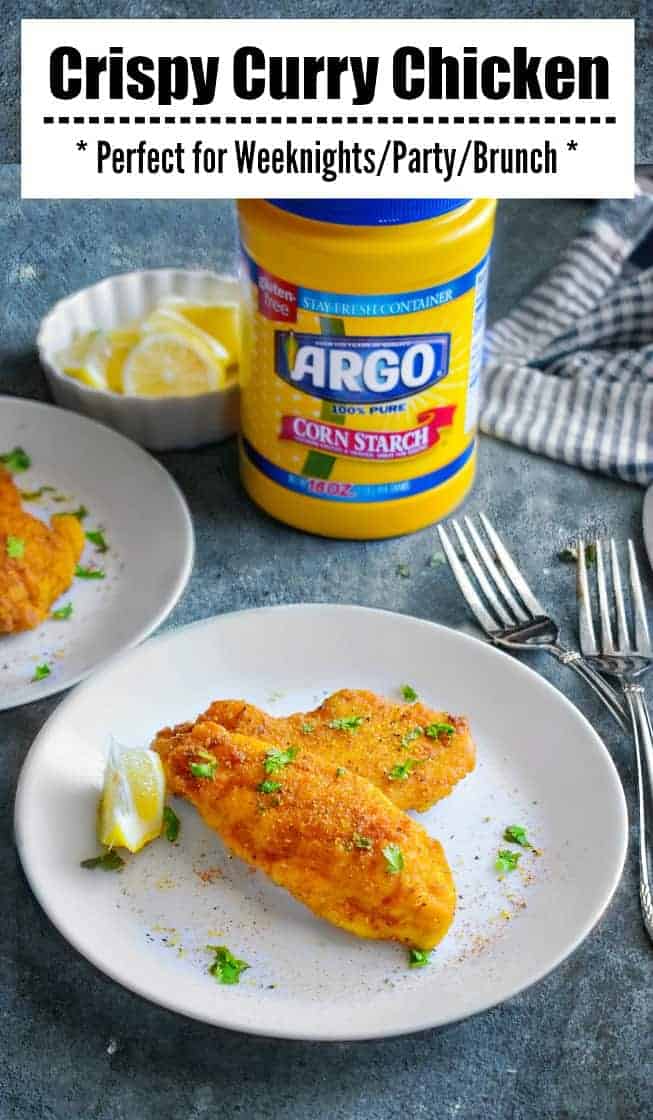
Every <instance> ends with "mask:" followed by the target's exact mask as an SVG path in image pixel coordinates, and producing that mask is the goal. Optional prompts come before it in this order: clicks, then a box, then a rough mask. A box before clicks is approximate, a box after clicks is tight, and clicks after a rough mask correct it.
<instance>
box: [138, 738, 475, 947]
mask: <svg viewBox="0 0 653 1120" xmlns="http://www.w3.org/2000/svg"><path fill="white" fill-rule="evenodd" d="M153 747H154V749H155V750H156V751H158V753H159V755H160V756H161V759H162V761H163V767H164V770H165V775H166V781H167V785H168V789H169V790H170V792H171V793H175V794H177V795H179V796H181V797H184V798H186V800H188V801H190V802H191V803H192V804H193V805H195V807H196V808H197V809H198V810H199V812H200V814H201V816H202V817H203V818H204V820H205V822H206V823H207V824H208V826H209V827H210V828H212V829H214V830H215V832H217V833H218V835H219V836H220V837H221V838H222V839H223V840H224V842H225V844H226V845H227V847H228V848H230V850H231V851H232V852H234V853H235V854H236V855H238V856H240V857H241V858H242V859H244V860H245V861H246V862H247V863H248V864H250V865H251V866H252V867H256V868H258V869H259V870H261V871H265V872H266V874H267V875H269V876H270V878H271V879H272V880H273V881H274V882H275V883H277V884H278V886H280V887H284V888H285V889H286V890H288V891H290V893H291V894H292V895H294V897H295V898H296V899H298V901H299V902H303V903H304V905H305V906H308V907H309V909H310V910H312V911H313V913H314V914H317V915H318V917H321V918H325V919H326V920H327V921H329V922H332V923H333V924H334V925H336V926H341V927H342V928H343V929H346V930H349V932H351V933H354V934H356V935H357V936H358V937H367V938H378V939H380V940H388V941H400V942H403V943H404V944H405V945H409V946H415V947H418V948H421V949H431V948H433V946H435V945H437V944H438V942H439V941H440V940H441V939H442V938H443V937H444V935H445V934H446V932H447V930H448V929H449V926H450V925H451V922H452V919H453V915H454V909H455V902H456V892H455V887H454V883H453V879H452V876H451V871H450V870H449V866H448V864H447V861H446V858H445V855H444V852H443V850H442V848H441V846H440V844H439V843H438V841H437V840H432V839H431V837H430V836H429V835H428V833H427V832H425V830H424V829H423V828H422V827H421V825H419V824H417V823H416V822H415V821H414V820H412V819H411V818H410V817H408V816H406V814H405V813H402V812H401V810H400V809H397V807H396V805H393V804H392V802H391V801H389V800H388V798H387V797H385V796H384V795H383V794H382V793H381V792H380V790H378V789H375V787H374V786H372V785H371V784H370V783H369V782H367V781H365V780H364V779H363V778H359V777H358V776H357V775H356V774H352V773H346V774H343V775H341V776H340V777H337V776H336V773H335V767H334V766H333V765H332V764H328V765H327V764H325V762H324V761H323V760H322V759H320V758H319V757H318V756H317V755H316V754H315V753H313V752H311V751H309V750H305V749H303V747H302V748H300V749H299V751H298V752H297V754H296V755H295V757H294V758H293V759H292V760H291V761H287V762H286V764H285V765H281V766H278V767H277V768H276V769H275V764H274V763H273V764H272V769H271V770H270V753H271V752H272V753H274V748H270V745H269V744H265V743H262V742H259V741H258V740H256V739H253V738H250V737H249V736H246V735H237V734H233V733H231V732H229V731H226V730H225V729H224V728H223V727H220V726H219V725H218V724H216V723H213V722H212V721H210V720H208V719H206V718H205V717H203V716H200V718H199V719H198V720H197V721H196V722H195V723H184V724H180V725H179V726H178V727H174V728H166V729H164V730H163V731H160V732H159V734H158V735H157V737H156V739H155V741H154V743H153ZM266 760H267V761H268V769H267V770H266V765H265V764H266ZM214 763H215V764H216V765H215V766H214V765H213V764H214ZM198 766H199V768H200V769H199V770H198V769H197V767H198ZM193 769H194V770H195V773H193ZM393 868H394V870H393Z"/></svg>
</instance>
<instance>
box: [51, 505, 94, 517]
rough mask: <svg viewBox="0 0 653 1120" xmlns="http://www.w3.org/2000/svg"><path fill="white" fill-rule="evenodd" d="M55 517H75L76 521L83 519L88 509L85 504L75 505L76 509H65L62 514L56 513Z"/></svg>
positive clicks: (86, 515)
mask: <svg viewBox="0 0 653 1120" xmlns="http://www.w3.org/2000/svg"><path fill="white" fill-rule="evenodd" d="M57 517H76V518H77V520H78V521H83V520H84V518H85V517H88V510H87V508H86V506H77V509H67V510H64V512H63V513H62V514H59V513H58V514H57Z"/></svg>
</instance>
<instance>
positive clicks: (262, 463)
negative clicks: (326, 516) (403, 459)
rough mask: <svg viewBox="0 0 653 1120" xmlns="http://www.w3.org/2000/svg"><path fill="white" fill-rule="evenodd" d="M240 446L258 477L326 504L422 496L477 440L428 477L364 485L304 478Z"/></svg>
mask: <svg viewBox="0 0 653 1120" xmlns="http://www.w3.org/2000/svg"><path fill="white" fill-rule="evenodd" d="M242 447H243V451H244V453H245V454H246V455H247V458H248V459H249V461H250V463H252V465H253V466H255V467H256V469H257V470H259V471H260V472H261V474H264V475H265V476H266V477H267V478H269V479H271V480H272V482H276V483H277V484H278V485H279V486H283V487H284V488H285V489H286V490H292V491H293V492H294V493H296V494H304V495H305V496H306V497H307V498H323V499H324V500H326V501H328V502H391V501H395V500H396V499H397V498H410V497H412V496H413V495H414V494H423V493H424V491H425V490H433V489H434V488H435V487H436V486H441V485H442V483H443V482H447V481H448V480H449V479H450V478H453V476H454V475H455V474H458V471H461V470H462V469H463V467H464V466H465V464H466V463H468V462H469V460H470V459H471V457H472V455H473V453H474V450H475V448H476V440H475V439H473V440H472V441H471V443H469V444H468V445H467V447H466V448H465V450H464V451H463V452H462V454H460V455H458V457H457V458H456V459H453V460H452V461H451V462H450V463H446V464H445V465H444V466H443V467H439V468H438V470H436V471H429V473H428V474H422V475H419V477H418V478H405V479H402V480H401V482H375V483H371V484H366V485H363V484H361V483H358V482H336V481H335V480H333V479H323V478H307V477H305V476H304V475H301V474H294V473H293V472H292V471H286V470H283V469H282V468H281V467H278V466H276V464H275V463H272V462H270V460H269V459H266V458H265V456H264V455H261V454H260V453H259V452H258V451H257V450H256V448H255V447H252V445H251V443H250V442H249V441H248V440H246V439H245V438H244V436H243V437H242Z"/></svg>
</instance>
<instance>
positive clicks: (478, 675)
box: [16, 605, 627, 1040]
mask: <svg viewBox="0 0 653 1120" xmlns="http://www.w3.org/2000/svg"><path fill="white" fill-rule="evenodd" d="M406 682H408V683H410V684H412V685H413V686H414V687H415V688H416V689H417V690H418V692H419V694H420V696H421V697H422V698H423V699H424V700H425V701H427V702H428V703H429V704H432V705H433V706H434V707H441V708H444V709H446V710H450V711H452V712H454V713H465V714H467V715H468V716H469V719H470V721H471V726H472V731H473V733H474V736H475V739H476V742H477V746H478V766H477V768H476V770H475V771H474V773H473V774H472V775H470V776H469V777H468V778H467V779H466V780H465V781H463V782H462V783H460V785H459V786H458V787H457V788H456V789H455V790H454V792H453V793H452V795H451V796H450V797H449V798H447V799H446V800H445V801H443V802H440V803H439V804H438V805H436V806H435V807H434V808H433V809H432V810H431V811H430V812H428V813H426V814H424V815H423V816H422V817H421V818H420V819H421V820H422V821H423V823H424V825H425V826H426V828H427V829H428V830H429V832H431V833H432V834H433V835H434V836H437V837H438V838H439V839H441V841H442V843H443V844H444V847H445V850H446V852H447V855H448V857H449V861H450V864H451V867H452V869H453V872H454V876H455V878H456V883H457V886H458V910H457V914H456V918H455V922H454V925H453V928H452V931H451V932H450V934H449V935H448V937H447V938H446V939H445V941H444V942H443V943H442V944H441V946H440V947H439V948H438V949H437V951H436V952H435V953H434V954H433V958H432V963H431V964H430V965H429V967H427V968H423V969H418V970H409V969H408V968H407V954H406V950H405V949H403V948H401V947H399V946H397V945H391V944H385V943H378V942H370V941H367V942H366V941H359V940H357V939H356V938H354V937H353V936H350V935H349V934H346V933H344V932H343V931H341V930H338V929H334V928H333V927H332V926H329V925H328V924H327V923H326V922H324V921H320V920H319V919H318V918H315V917H314V916H313V915H312V914H310V913H309V912H308V910H306V909H305V908H304V907H302V906H300V905H299V904H297V903H295V902H294V901H293V900H292V899H291V898H290V897H289V896H288V895H287V894H286V893H285V892H284V891H282V890H280V889H278V888H277V887H275V886H273V884H272V883H270V882H269V881H268V880H267V879H266V878H265V877H264V876H263V875H261V874H259V873H254V872H252V871H251V870H250V869H248V868H247V867H246V866H245V865H244V864H242V863H241V862H240V860H238V859H235V858H233V857H231V856H230V855H229V853H228V852H227V851H226V850H225V848H224V845H223V844H222V843H221V841H220V839H219V838H218V837H217V836H216V835H215V834H214V833H212V832H210V831H209V830H208V829H207V828H206V827H205V826H204V825H203V824H202V823H201V821H200V820H199V818H198V816H197V814H196V813H195V811H194V810H193V809H192V808H191V807H190V806H187V805H184V804H181V803H175V808H176V809H177V810H178V812H179V815H180V816H181V819H182V831H181V837H180V841H179V843H178V844H170V843H168V842H167V841H166V840H165V839H160V840H158V841H156V842H155V843H154V844H152V845H150V846H149V847H147V848H146V849H144V850H143V852H141V853H140V854H139V855H137V856H135V857H132V858H130V859H129V861H128V864H127V866H126V867H125V869H124V870H122V871H120V872H118V873H114V874H109V873H106V874H105V873H103V872H100V871H96V872H89V871H85V870H82V869H81V868H80V866H79V863H80V860H82V859H84V858H85V857H87V856H89V855H92V854H93V853H94V852H96V850H97V845H96V841H95V814H96V805H97V798H98V793H99V790H100V788H101V782H102V774H103V768H104V758H105V754H106V750H107V740H108V736H109V734H110V733H113V734H114V735H115V736H116V737H117V738H118V739H119V740H120V741H123V742H125V743H128V744H131V745H137V744H144V743H147V742H149V741H150V739H151V738H152V736H153V734H154V733H155V731H156V730H157V729H158V728H160V727H162V726H164V725H166V724H170V723H175V722H178V721H181V720H185V719H190V718H193V717H194V716H195V715H196V714H197V713H199V712H200V711H202V710H203V709H204V708H206V706H207V705H208V703H209V701H210V700H212V699H214V698H216V697H228V696H232V697H240V696H243V697H246V698H248V699H249V700H251V701H253V702H254V703H257V704H259V705H261V706H263V707H265V708H267V709H268V710H270V711H272V712H275V713H279V714H280V713H282V712H289V711H293V710H297V709H300V708H306V707H311V706H313V704H315V703H316V702H319V700H321V699H322V697H323V696H324V695H325V694H326V693H327V692H331V691H333V690H335V689H337V688H341V687H345V686H346V687H351V688H357V687H360V688H371V689H373V690H375V691H377V692H379V693H382V694H384V695H386V696H390V697H392V696H394V697H396V698H397V699H399V695H400V694H399V687H400V685H401V684H402V683H406ZM514 824H516V825H523V826H525V827H526V828H527V830H528V834H529V836H530V837H531V838H532V842H533V844H534V845H536V847H537V848H538V849H539V851H540V854H537V855H536V854H534V853H533V852H525V853H524V854H523V856H522V859H521V863H520V868H519V869H518V870H517V871H515V872H513V873H511V874H509V875H506V876H505V877H504V878H503V879H501V878H499V877H498V876H497V873H496V870H495V866H494V863H495V859H496V854H497V850H498V849H499V848H502V847H505V846H506V845H505V843H504V841H503V838H502V837H503V831H504V829H505V828H506V826H508V825H514ZM16 836H17V841H18V847H19V852H20V857H21V860H22V863H23V866H24V868H25V871H26V874H27V877H28V879H29V881H30V883H31V886H32V888H33V890H34V892H35V894H36V896H37V898H38V899H39V901H40V902H41V904H42V905H43V907H44V908H45V910H46V912H47V913H48V915H49V916H50V918H51V919H52V921H53V922H54V924H55V925H56V926H57V927H58V928H59V929H60V930H61V932H62V933H63V935H64V937H66V938H67V939H68V940H69V941H70V942H71V943H72V944H73V945H74V946H75V947H76V948H77V949H79V951H80V952H81V953H83V954H84V955H85V956H86V957H88V959H89V960H91V961H92V962H93V963H94V964H95V965H96V966H97V967H98V968H100V969H102V971H104V972H106V973H107V974H108V975H109V976H112V977H114V979H116V980H118V981H119V982H120V983H122V984H124V985H125V986H126V987H128V988H131V989H132V990H134V991H136V992H139V993H140V994H141V995H143V996H146V997H147V998H148V999H151V1000H153V1001H155V1002H156V1003H160V1004H162V1005H163V1006H165V1007H169V1008H172V1009H173V1010H175V1011H179V1012H182V1013H183V1014H185V1015H189V1016H192V1017H194V1018H197V1019H201V1020H205V1021H206V1022H208V1023H215V1024H217V1025H220V1026H224V1027H232V1028H235V1029H238V1030H242V1031H249V1032H251V1033H255V1034H265V1035H278V1036H282V1037H286V1038H304V1039H340V1040H344V1039H359V1038H372V1037H382V1036H387V1035H395V1034H401V1033H403V1032H407V1031H415V1030H420V1029H423V1028H426V1027H433V1026H437V1025H440V1024H443V1023H447V1022H451V1021H452V1020H455V1019H460V1018H463V1017H464V1016H466V1015H470V1014H472V1013H474V1012H477V1011H481V1010H482V1009H484V1008H487V1007H490V1006H491V1005H493V1004H496V1003H499V1002H500V1001H501V1000H504V999H506V998H508V997H509V996H512V995H514V994H515V993H516V992H518V991H520V990H521V989H523V988H525V987H527V986H528V985H529V984H532V983H534V982H535V981H536V980H538V979H539V978H540V977H542V976H543V975H544V974H545V973H547V972H548V971H550V970H551V969H552V968H554V967H555V966H556V965H557V964H558V963H559V962H560V961H561V960H563V958H564V957H565V956H567V954H568V953H570V952H571V951H572V950H573V949H574V948H575V947H576V946H577V945H578V944H579V943H580V941H581V940H582V939H583V938H584V937H585V936H586V935H587V934H588V933H589V931H590V930H591V928H592V926H593V925H594V923H595V922H596V921H597V920H598V918H599V917H600V915H601V913H602V912H603V910H604V909H605V907H606V906H607V904H608V902H609V900H610V897H611V895H612V892H613V891H614V889H615V886H616V884H617V882H618V880H619V876H620V874H621V870H622V866H623V861H624V855H625V851H626V841H627V818H626V807H625V802H624V796H623V791H622V788H621V784H620V782H619V778H618V776H617V773H616V770H615V767H614V765H613V763H612V760H611V759H610V756H609V754H608V752H607V751H606V749H605V747H604V746H603V744H602V743H601V741H600V740H599V738H598V737H597V735H596V734H595V732H594V731H593V730H592V728H591V727H590V725H589V724H588V723H587V721H586V720H585V719H584V718H583V716H582V715H580V713H579V712H578V711H577V710H576V709H575V708H574V707H573V706H572V705H571V704H570V703H569V701H567V700H566V699H565V698H564V697H563V696H561V695H560V693H558V692H557V691H556V690H555V689H554V688H552V687H551V685H549V684H547V682H546V681H544V680H543V679H542V678H541V677H539V676H537V675H536V674H535V673H534V672H532V671H531V670H530V669H528V668H526V667H525V666H524V665H522V664H520V663H519V662H517V661H515V660H513V659H512V658H510V657H509V656H507V655H506V654H503V653H500V652H499V651H497V650H495V649H492V648H491V647H489V646H487V645H485V644H484V643H482V642H480V641H477V640H475V639H473V638H469V637H466V636H463V635H461V634H457V633H454V632H453V631H450V630H446V629H444V628H442V627H440V626H436V625H433V624H432V623H428V622H422V621H419V620H418V619H414V618H407V617H405V616H401V615H394V614H390V613H386V612H383V611H373V610H366V609H363V608H359V607H343V606H328V605H311V606H297V607H278V608H271V609H263V610H255V611H245V612H242V613H238V614H231V615H223V616H222V617H218V618H214V619H210V620H208V621H206V622H203V623H197V624H195V625H194V626H190V627H186V628H184V629H181V630H177V631H174V632H173V633H170V634H165V635H162V636H161V637H159V638H156V639H154V640H152V641H149V642H147V643H145V645H143V646H141V647H139V648H138V649H136V650H133V651H131V652H129V653H128V654H125V655H124V656H123V657H121V658H119V659H117V660H114V661H113V662H112V664H111V665H109V666H107V667H106V669H104V670H103V671H101V672H99V673H98V674H96V675H95V676H94V677H93V679H92V680H90V681H89V682H87V683H86V684H85V685H83V686H82V687H80V688H78V689H77V690H76V691H75V692H74V693H73V694H72V695H71V696H70V697H68V698H67V699H66V700H65V701H64V703H63V704H62V705H61V706H60V707H59V708H58V709H57V711H56V712H55V713H54V715H53V716H52V717H51V718H50V720H49V721H48V722H47V724H46V725H45V727H44V728H43V730H42V731H41V733H40V735H39V736H38V738H37V739H36V741H35V743H34V745H33V747H32V749H31V751H30V753H29V756H28V758H27V761H26V763H25V766H24V769H23V772H22V774H21V778H20V783H19V788H18V794H17V799H16ZM208 944H226V945H227V946H228V947H229V949H230V950H231V951H232V952H233V953H234V954H235V955H236V956H238V957H242V958H244V959H245V960H246V961H248V962H249V964H250V966H251V967H250V969H249V970H248V971H247V972H245V973H244V975H243V978H242V980H241V983H240V984H239V985H238V986H235V987H222V986H220V985H218V984H217V983H216V982H215V981H214V980H213V978H212V977H211V976H210V975H209V974H208V971H207V967H208V964H209V962H210V960H211V955H210V954H209V953H207V950H206V946H207V945H208Z"/></svg>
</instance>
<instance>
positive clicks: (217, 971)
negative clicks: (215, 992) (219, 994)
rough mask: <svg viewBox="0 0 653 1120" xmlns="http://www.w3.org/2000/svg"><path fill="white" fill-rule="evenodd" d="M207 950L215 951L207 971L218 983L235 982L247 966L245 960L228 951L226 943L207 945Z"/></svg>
mask: <svg viewBox="0 0 653 1120" xmlns="http://www.w3.org/2000/svg"><path fill="white" fill-rule="evenodd" d="M206 947H207V949H208V950H209V952H211V953H215V960H214V961H213V964H210V965H209V972H210V974H211V976H213V977H214V978H215V979H216V980H217V981H218V983H219V984H237V983H238V981H239V980H240V977H241V973H243V972H244V971H245V969H246V968H249V965H248V963H247V961H240V960H238V958H237V957H234V955H233V953H230V952H229V950H228V949H227V946H226V945H207V946H206Z"/></svg>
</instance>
